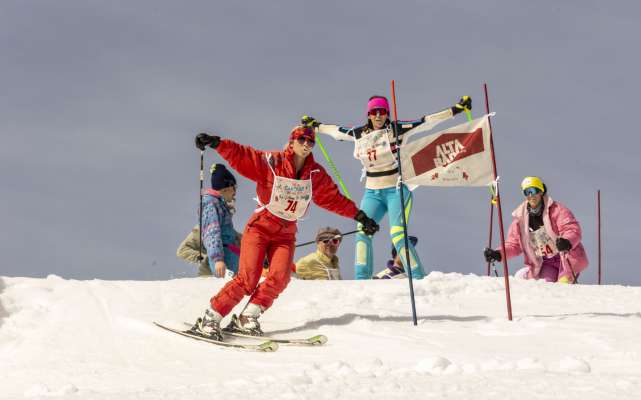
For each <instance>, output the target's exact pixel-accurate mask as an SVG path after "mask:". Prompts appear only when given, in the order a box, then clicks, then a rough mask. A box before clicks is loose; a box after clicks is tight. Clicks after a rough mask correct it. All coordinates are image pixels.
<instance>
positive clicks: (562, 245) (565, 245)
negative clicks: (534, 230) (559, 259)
mask: <svg viewBox="0 0 641 400" xmlns="http://www.w3.org/2000/svg"><path fill="white" fill-rule="evenodd" d="M556 248H557V249H559V251H568V250H571V249H572V243H570V241H569V240H567V239H566V238H562V237H558V238H556Z"/></svg>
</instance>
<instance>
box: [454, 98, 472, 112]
mask: <svg viewBox="0 0 641 400" xmlns="http://www.w3.org/2000/svg"><path fill="white" fill-rule="evenodd" d="M471 109H472V98H471V97H470V96H463V97H461V100H459V101H458V103H456V104H454V107H452V114H454V115H456V114H458V113H460V112H461V111H464V110H471Z"/></svg>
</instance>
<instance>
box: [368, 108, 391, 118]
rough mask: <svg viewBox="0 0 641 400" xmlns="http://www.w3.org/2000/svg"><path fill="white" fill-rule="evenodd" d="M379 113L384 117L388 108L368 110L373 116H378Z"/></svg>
mask: <svg viewBox="0 0 641 400" xmlns="http://www.w3.org/2000/svg"><path fill="white" fill-rule="evenodd" d="M377 114H378V115H380V116H382V117H384V116H386V115H387V110H386V109H384V108H374V109H372V110H369V111H368V112H367V115H371V116H372V117H374V116H376V115H377Z"/></svg>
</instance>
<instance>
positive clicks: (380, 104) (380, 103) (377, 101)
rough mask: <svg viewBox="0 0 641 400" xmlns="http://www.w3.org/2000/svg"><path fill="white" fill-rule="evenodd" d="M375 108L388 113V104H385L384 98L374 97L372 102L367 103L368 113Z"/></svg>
mask: <svg viewBox="0 0 641 400" xmlns="http://www.w3.org/2000/svg"><path fill="white" fill-rule="evenodd" d="M377 108H384V109H385V110H387V112H388V113H389V104H387V99H386V98H384V97H374V98H373V99H372V100H370V101H368V102H367V112H368V113H369V112H370V111H372V110H375V109H377Z"/></svg>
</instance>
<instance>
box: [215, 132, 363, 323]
mask: <svg viewBox="0 0 641 400" xmlns="http://www.w3.org/2000/svg"><path fill="white" fill-rule="evenodd" d="M216 151H218V153H219V154H220V155H221V156H222V157H223V158H224V159H225V160H226V161H227V162H228V163H229V165H230V166H231V167H232V168H234V169H235V170H236V171H238V172H239V173H240V174H241V175H243V176H244V177H245V178H247V179H250V180H252V181H254V182H256V194H257V195H258V200H259V201H260V203H261V204H268V203H269V202H270V198H271V197H272V188H273V185H274V180H275V177H274V175H277V176H279V177H283V178H289V179H296V180H309V179H311V184H312V188H311V193H312V199H311V200H312V201H313V202H314V203H316V204H317V205H319V206H320V207H322V208H325V209H327V210H329V211H332V212H334V213H336V214H339V215H342V216H345V217H348V218H354V217H355V216H356V213H358V208H357V207H356V205H355V204H354V202H353V201H351V200H349V199H348V198H346V197H345V196H343V195H342V194H341V193H340V192H339V190H338V187H337V186H336V184H334V182H333V181H332V179H331V178H330V176H329V175H328V174H327V172H325V169H323V167H322V166H320V165H319V164H318V163H316V161H314V157H313V156H312V154H309V155H308V156H307V158H306V159H305V163H304V164H303V167H302V168H301V170H300V173H299V174H298V175H297V174H296V167H295V165H294V152H293V150H292V148H291V146H290V147H288V148H287V149H286V150H285V151H280V152H279V151H274V152H267V151H260V150H255V149H253V148H252V147H250V146H244V145H240V144H238V143H235V142H234V141H232V140H227V139H223V140H221V141H220V144H219V145H218V146H217V147H216ZM268 158H269V161H268ZM296 231H297V228H296V221H295V220H294V221H289V220H286V219H283V218H281V217H278V216H276V215H274V214H272V213H271V212H270V211H269V210H267V209H266V208H263V209H262V210H261V211H258V212H255V213H254V214H253V215H252V216H251V217H250V218H249V221H247V225H246V226H245V231H244V232H243V238H242V241H241V245H240V260H239V269H238V275H236V277H235V278H234V279H233V280H231V281H230V282H228V283H227V284H226V285H225V286H224V287H223V288H222V289H221V290H220V291H219V292H218V294H217V295H215V296H214V297H212V299H211V307H212V308H213V309H214V310H216V311H217V312H218V313H219V314H220V315H222V316H225V315H227V314H228V313H229V312H230V311H231V310H232V309H233V308H234V306H236V305H237V304H238V303H239V302H240V301H241V300H242V299H243V297H244V296H246V295H247V296H248V295H251V298H250V299H249V301H250V302H251V303H254V304H257V305H259V306H261V308H262V309H263V310H266V309H267V308H269V307H270V306H271V305H272V303H273V302H274V299H276V298H277V297H278V295H279V294H280V293H281V292H282V291H283V290H284V289H285V287H287V284H288V283H289V280H290V275H291V265H292V260H293V256H294V247H295V243H296ZM265 255H267V257H268V259H269V272H268V274H267V277H266V278H265V280H264V281H263V282H262V283H261V284H260V285H258V281H259V280H260V276H261V272H262V270H263V260H264V258H265ZM257 285H258V287H257Z"/></svg>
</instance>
